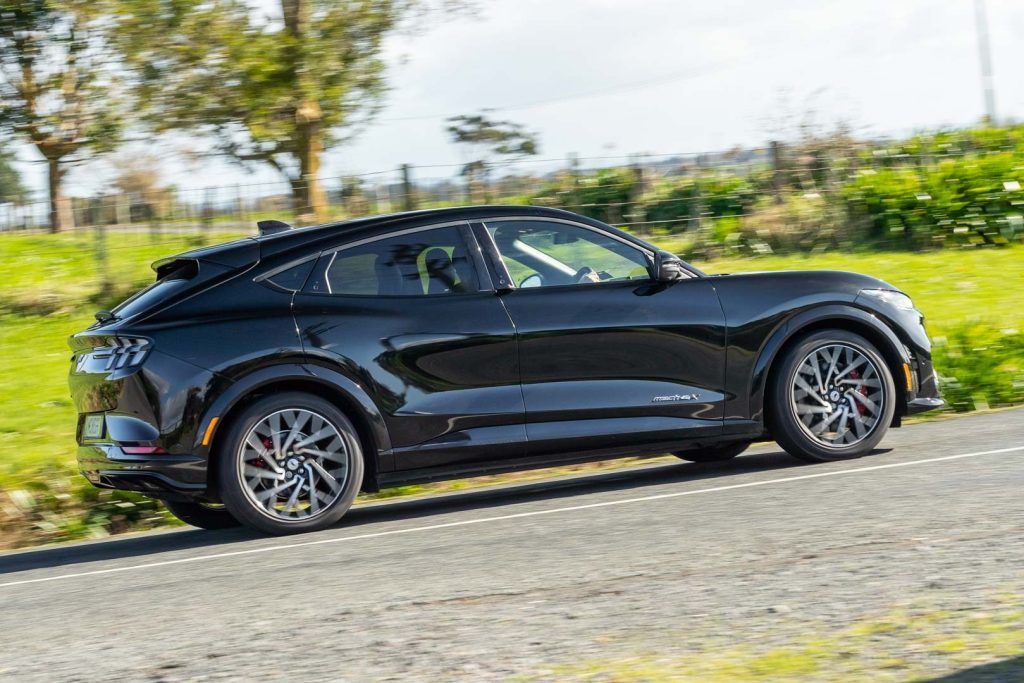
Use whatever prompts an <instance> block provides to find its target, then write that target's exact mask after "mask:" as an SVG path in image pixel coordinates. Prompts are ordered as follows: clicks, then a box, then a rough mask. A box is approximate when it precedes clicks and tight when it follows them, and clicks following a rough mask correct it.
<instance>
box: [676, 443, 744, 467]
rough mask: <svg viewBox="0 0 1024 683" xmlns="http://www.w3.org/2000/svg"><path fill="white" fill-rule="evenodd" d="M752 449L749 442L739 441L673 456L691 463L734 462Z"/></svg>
mask: <svg viewBox="0 0 1024 683" xmlns="http://www.w3.org/2000/svg"><path fill="white" fill-rule="evenodd" d="M748 448H750V442H749V441H738V442H736V443H727V444H722V445H718V446H708V447H705V448H695V449H693V450H692V451H676V452H675V453H673V454H672V455H674V456H676V457H677V458H680V459H682V460H689V461H690V462H722V461H723V460H732V459H733V458H735V457H736V456H737V455H739V454H740V453H742V452H743V451H745V450H747V449H748Z"/></svg>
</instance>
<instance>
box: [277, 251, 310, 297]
mask: <svg viewBox="0 0 1024 683" xmlns="http://www.w3.org/2000/svg"><path fill="white" fill-rule="evenodd" d="M314 263H315V259H309V260H308V261H303V262H302V263H300V264H298V265H295V266H292V267H291V268H286V269H285V270H282V271H281V272H279V273H275V274H274V275H272V276H271V277H268V278H267V280H269V281H270V282H273V283H274V284H275V285H277V286H278V287H280V288H281V289H287V290H290V291H292V292H297V291H299V290H300V289H302V285H304V284H306V278H307V277H308V276H309V271H310V270H312V269H313V264H314Z"/></svg>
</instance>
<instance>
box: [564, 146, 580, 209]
mask: <svg viewBox="0 0 1024 683" xmlns="http://www.w3.org/2000/svg"><path fill="white" fill-rule="evenodd" d="M568 161H569V177H570V179H571V184H572V187H571V189H570V192H569V205H568V206H567V207H565V208H568V209H578V208H580V206H579V203H580V157H579V155H578V154H576V152H570V153H569V159H568Z"/></svg>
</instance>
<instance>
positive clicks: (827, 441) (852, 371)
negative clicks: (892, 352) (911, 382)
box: [791, 344, 885, 448]
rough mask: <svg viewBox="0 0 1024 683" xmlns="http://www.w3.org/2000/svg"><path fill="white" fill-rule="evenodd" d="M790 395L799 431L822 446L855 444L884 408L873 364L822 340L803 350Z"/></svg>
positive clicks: (873, 426) (861, 354)
mask: <svg viewBox="0 0 1024 683" xmlns="http://www.w3.org/2000/svg"><path fill="white" fill-rule="evenodd" d="M791 397H792V408H793V411H794V413H795V415H796V418H797V422H798V423H799V424H800V425H801V427H802V428H803V430H804V432H806V434H807V435H808V436H810V437H811V439H813V440H814V441H815V442H816V443H818V444H820V445H822V446H825V447H827V448H848V447H850V446H853V445H855V444H858V443H860V442H861V441H863V440H864V439H866V438H868V436H869V435H870V434H871V433H872V432H874V431H875V429H876V428H877V427H878V424H879V422H880V418H881V416H882V415H884V412H885V411H884V408H885V387H884V386H883V384H882V376H881V373H880V372H879V370H878V367H876V365H875V363H874V361H872V359H871V358H869V357H868V355H867V354H865V353H864V352H863V351H861V350H860V349H858V348H856V347H854V346H852V345H849V344H826V345H824V346H820V347H818V348H816V349H814V350H813V351H811V352H810V353H809V354H807V356H805V357H804V359H803V360H802V361H801V362H800V364H799V366H798V367H797V371H796V374H795V376H794V378H793V386H792V391H791Z"/></svg>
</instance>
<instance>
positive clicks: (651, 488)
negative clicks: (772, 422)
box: [0, 410, 1024, 681]
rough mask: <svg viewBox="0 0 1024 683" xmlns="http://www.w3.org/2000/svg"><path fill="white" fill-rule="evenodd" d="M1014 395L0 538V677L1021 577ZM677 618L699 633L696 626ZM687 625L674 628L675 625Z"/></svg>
mask: <svg viewBox="0 0 1024 683" xmlns="http://www.w3.org/2000/svg"><path fill="white" fill-rule="evenodd" d="M1022 465H1024V411H1020V410H1014V411H1006V412H999V413H992V414H987V415H980V416H975V417H967V418H961V419H956V420H943V421H938V422H934V423H926V424H918V425H913V426H910V427H906V428H904V429H900V430H895V431H892V432H890V434H889V436H887V437H886V439H885V440H884V441H883V442H882V445H881V447H880V449H879V451H878V452H876V453H875V454H874V455H872V456H870V457H867V458H863V459H860V460H856V461H848V462H843V463H832V464H824V465H801V464H799V463H798V462H797V461H795V460H792V459H791V458H789V456H787V455H785V454H784V453H782V452H781V451H780V450H779V449H778V448H776V447H774V446H764V447H760V448H757V449H755V450H753V451H752V452H750V453H749V454H747V455H744V456H742V457H740V458H738V459H736V460H734V461H732V462H729V463H725V464H715V465H711V464H706V465H696V464H682V463H680V464H674V463H664V462H658V463H655V464H650V465H645V466H642V467H633V468H630V469H626V470H617V471H613V472H606V473H601V474H595V475H588V476H582V477H574V478H564V479H555V480H550V481H545V482H542V483H539V484H529V485H521V486H513V487H506V488H502V489H497V490H496V489H488V490H478V491H470V492H463V493H456V494H450V495H446V496H438V497H433V498H425V499H419V500H405V501H398V502H393V503H386V504H376V505H373V506H365V507H360V508H357V509H355V510H353V511H352V513H350V515H349V516H348V517H347V518H346V519H345V520H344V521H343V523H342V524H341V525H340V526H338V527H336V528H334V529H331V530H328V531H324V532H321V533H316V534H308V535H304V536H293V537H289V538H285V539H280V538H266V537H256V536H253V535H251V534H249V533H247V532H244V531H231V532H216V533H214V532H202V531H193V530H183V531H172V532H165V533H156V534H149V535H144V536H135V537H130V538H122V539H114V540H109V541H104V542H95V543H85V544H74V545H65V546H60V547H55V548H48V549H41V550H35V551H27V552H20V553H12V554H7V555H0V678H7V679H10V680H16V681H31V680H46V681H51V680H63V681H72V680H115V679H122V680H216V679H225V678H238V679H241V678H245V679H249V680H253V679H259V680H276V679H281V680H285V679H289V680H299V679H302V678H305V679H307V680H325V679H331V680H338V679H343V680H367V679H370V680H376V679H388V678H394V679H402V680H430V681H436V680H453V679H464V680H484V679H486V680H491V679H503V678H507V677H510V676H513V675H518V674H526V675H531V674H538V673H539V674H541V675H543V672H545V671H547V670H549V669H548V667H550V666H553V665H559V664H564V663H566V662H573V661H577V660H581V659H582V660H587V659H590V658H602V659H607V658H614V657H616V656H623V657H625V656H628V655H630V654H631V653H634V652H636V651H637V650H638V648H644V649H645V650H646V651H655V652H657V651H660V650H661V649H665V650H666V651H667V650H669V649H673V648H674V649H676V650H678V649H679V648H686V647H689V648H690V649H691V650H692V649H694V648H699V647H700V643H702V642H705V641H706V639H707V638H711V639H714V638H716V637H717V638H728V639H731V640H732V641H734V642H746V641H747V640H756V639H759V638H770V637H773V635H776V634H779V633H781V632H795V631H799V630H800V629H806V628H811V625H813V628H823V627H824V628H828V627H829V626H831V625H837V626H841V625H843V624H846V623H849V622H850V621H852V620H854V619H856V618H859V617H861V616H863V615H866V614H872V613H875V612H878V611H879V610H884V609H887V608H888V607H889V606H891V605H893V604H899V603H900V601H902V600H906V599H908V597H915V596H916V597H920V596H925V597H927V598H928V599H930V600H933V601H935V602H936V604H942V605H945V606H953V607H956V606H957V605H966V606H968V607H969V606H971V605H973V606H974V607H977V606H978V605H979V604H980V603H981V602H982V601H984V600H985V599H986V598H985V596H987V595H990V593H991V591H992V590H993V589H995V588H998V587H1000V586H1005V585H1009V584H1013V583H1014V582H1017V584H1018V585H1019V584H1020V581H1021V579H1022V573H1024V538H1022V521H1024V466H1022ZM697 634H699V638H698V635H697ZM691 635H692V638H691Z"/></svg>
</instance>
